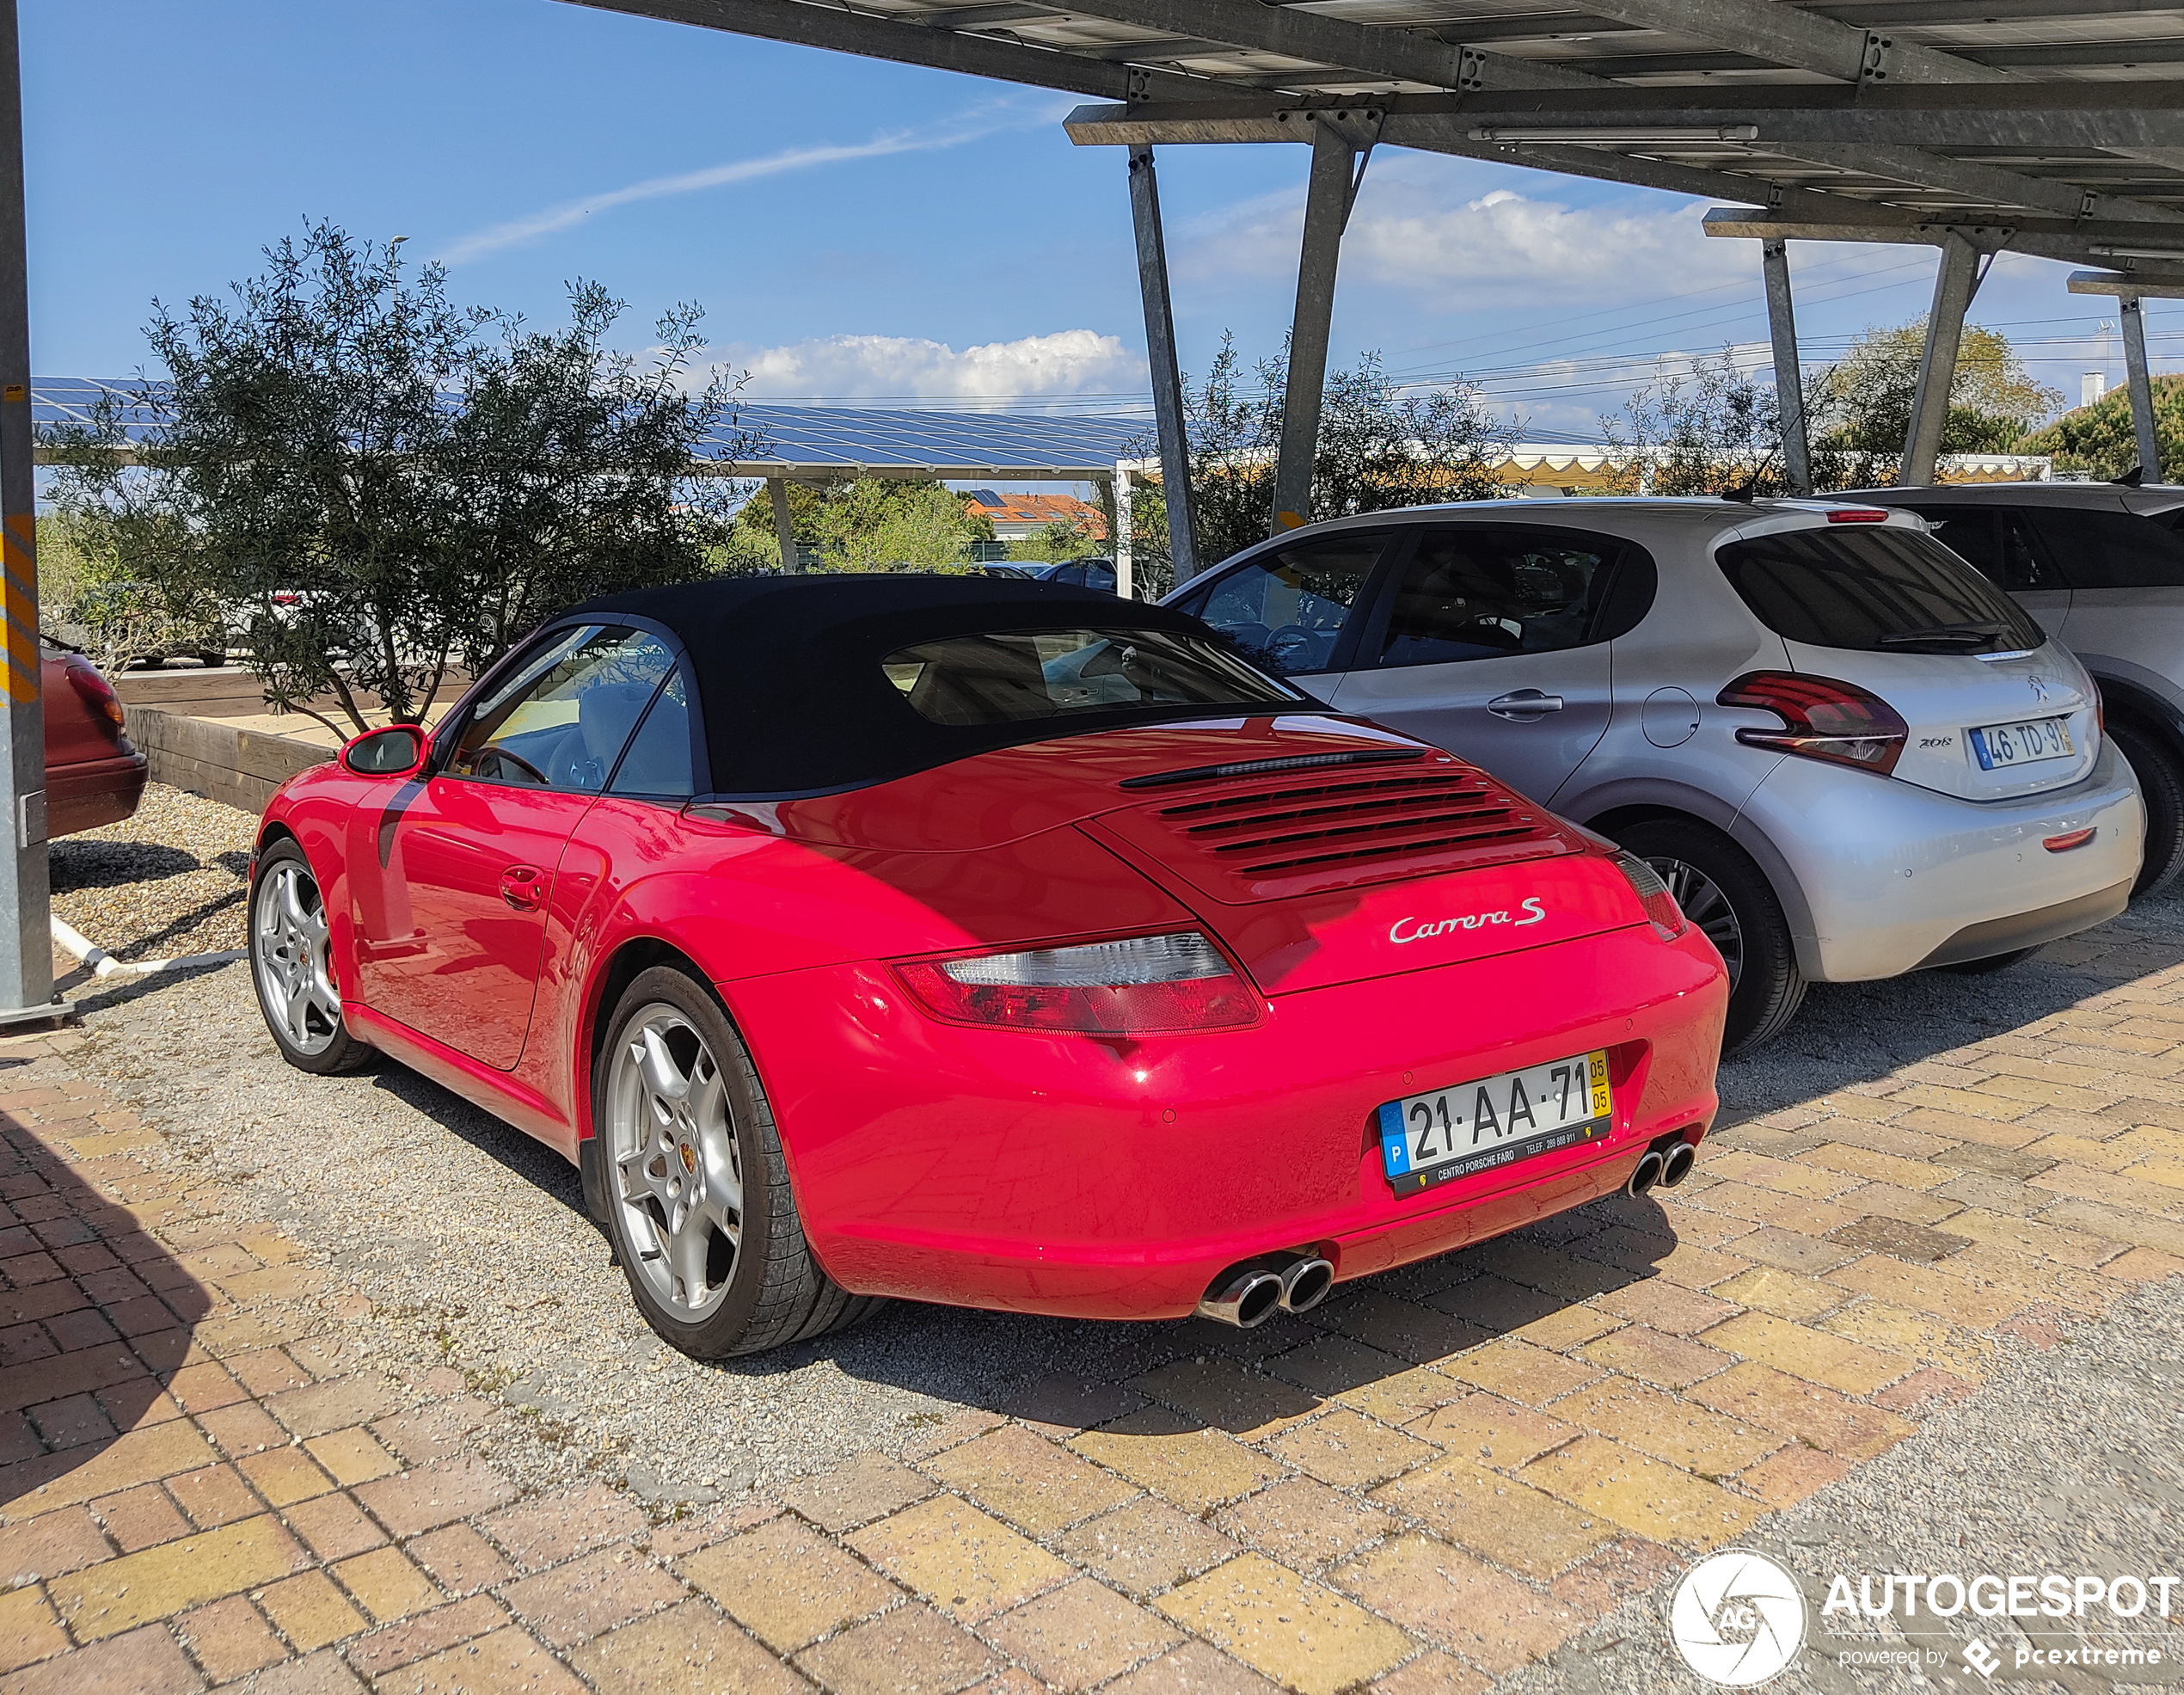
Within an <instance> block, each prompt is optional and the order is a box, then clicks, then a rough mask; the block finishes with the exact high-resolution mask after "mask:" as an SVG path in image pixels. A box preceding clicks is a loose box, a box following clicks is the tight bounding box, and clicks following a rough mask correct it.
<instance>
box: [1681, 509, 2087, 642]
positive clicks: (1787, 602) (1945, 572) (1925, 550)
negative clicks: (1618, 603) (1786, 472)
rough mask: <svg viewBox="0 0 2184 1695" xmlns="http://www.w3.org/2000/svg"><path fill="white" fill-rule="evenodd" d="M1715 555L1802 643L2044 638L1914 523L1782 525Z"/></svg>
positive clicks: (1760, 610)
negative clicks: (1903, 526) (1888, 526)
mask: <svg viewBox="0 0 2184 1695" xmlns="http://www.w3.org/2000/svg"><path fill="white" fill-rule="evenodd" d="M1717 557H1718V558H1719V560H1720V562H1721V569H1722V573H1723V574H1725V575H1726V576H1727V578H1728V579H1729V582H1730V585H1731V586H1733V587H1734V588H1735V590H1736V591H1737V593H1738V594H1739V596H1741V597H1742V598H1743V600H1744V603H1745V605H1747V606H1749V607H1751V611H1752V614H1753V616H1754V617H1757V618H1758V620H1759V621H1760V623H1764V624H1765V625H1766V626H1767V628H1768V629H1771V630H1773V631H1774V632H1775V633H1776V635H1777V636H1782V637H1784V638H1785V639H1787V640H1788V641H1792V642H1803V643H1805V644H1806V645H1807V646H1808V647H1814V648H1859V649H1864V650H1868V651H1874V652H1880V653H1890V652H1893V653H1912V654H2003V653H2011V652H2015V651H2017V650H2020V649H2023V648H2037V647H2039V646H2040V644H2041V643H2042V642H2045V641H2046V639H2047V637H2046V635H2045V634H2044V633H2043V632H2042V631H2041V629H2040V626H2039V624H2037V623H2034V621H2033V620H2032V619H2031V618H2030V617H2028V616H2027V615H2026V613H2025V611H2023V609H2022V608H2021V607H2020V606H2019V605H2017V603H2016V602H2015V601H2014V600H2012V599H2009V596H2008V595H2006V594H2003V593H2002V592H2001V591H2000V590H1999V589H1997V588H1996V587H1995V586H1994V585H1993V584H1991V583H1990V582H1989V581H1987V580H1986V579H1985V578H1984V577H1982V576H1980V575H1979V574H1978V573H1977V572H1974V571H1970V570H1967V569H1966V568H1965V565H1964V562H1963V561H1961V560H1960V559H1959V558H1957V557H1956V556H1955V555H1954V554H1953V553H1951V552H1950V551H1949V550H1948V549H1947V548H1945V547H1943V546H1942V544H1940V543H1939V542H1937V541H1936V540H1935V539H1934V538H1933V537H1931V536H1928V535H1924V534H1922V533H1920V532H1919V531H1915V530H1884V529H1880V528H1879V527H1877V526H1876V527H1873V528H1863V527H1859V528H1848V527H1843V526H1837V525H1830V526H1829V527H1828V528H1826V529H1825V530H1820V529H1813V530H1788V531H1781V532H1779V533H1777V534H1776V535H1772V536H1759V537H1754V538H1753V539H1751V541H1745V542H1732V543H1731V544H1729V545H1728V546H1727V547H1725V548H1723V549H1722V550H1721V552H1720V553H1719V555H1718V556H1717Z"/></svg>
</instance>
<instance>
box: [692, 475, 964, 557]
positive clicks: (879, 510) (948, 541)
mask: <svg viewBox="0 0 2184 1695" xmlns="http://www.w3.org/2000/svg"><path fill="white" fill-rule="evenodd" d="M788 519H789V526H790V528H791V529H792V530H793V531H794V533H795V537H796V539H797V541H798V542H799V543H801V544H808V545H811V546H814V547H817V548H818V549H819V569H820V570H822V571H890V570H904V569H908V570H916V571H942V572H953V571H957V570H961V569H964V568H967V565H968V562H969V560H970V557H971V544H972V543H973V542H990V541H991V540H992V539H993V521H992V519H989V518H987V517H985V515H984V514H983V513H976V512H973V511H972V510H971V507H970V503H969V501H967V500H966V498H965V497H964V496H963V495H961V494H956V493H954V491H953V490H951V489H949V488H947V487H945V486H944V485H942V484H941V483H937V482H914V481H908V480H897V479H893V478H887V477H857V478H855V479H852V478H849V477H836V478H831V479H828V480H826V481H823V482H791V483H789V484H788ZM722 558H723V560H724V562H725V563H726V565H727V568H729V569H731V570H744V571H752V570H764V571H770V570H775V569H777V568H779V567H780V564H781V539H780V537H779V536H778V534H777V533H776V530H775V526H774V507H773V499H772V496H771V495H770V494H769V492H768V491H767V490H766V489H764V488H760V489H759V490H758V492H757V493H756V494H753V495H752V497H751V498H750V500H748V501H745V503H744V505H743V507H742V509H741V510H740V511H739V512H738V513H736V515H735V522H734V525H733V528H732V530H731V531H730V534H729V536H728V537H727V545H726V549H725V551H724V553H723V555H722Z"/></svg>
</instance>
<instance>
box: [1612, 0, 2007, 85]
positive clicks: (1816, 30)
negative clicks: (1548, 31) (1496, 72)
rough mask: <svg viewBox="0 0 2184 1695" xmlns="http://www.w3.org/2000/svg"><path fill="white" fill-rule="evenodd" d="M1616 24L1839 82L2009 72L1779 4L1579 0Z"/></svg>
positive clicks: (1980, 78)
mask: <svg viewBox="0 0 2184 1695" xmlns="http://www.w3.org/2000/svg"><path fill="white" fill-rule="evenodd" d="M1585 3H1586V9H1587V10H1589V11H1595V12H1598V13H1599V14H1600V15H1601V16H1603V17H1607V18H1613V19H1614V20H1615V21H1617V22H1618V23H1626V24H1631V25H1635V27H1637V28H1641V29H1658V30H1661V31H1663V32H1665V33H1666V34H1670V35H1680V36H1684V37H1685V38H1686V39H1691V38H1696V40H1701V41H1705V42H1709V43H1710V44H1712V45H1713V46H1717V47H1726V48H1727V49H1728V50H1729V51H1730V52H1739V53H1745V54H1749V55H1750V56H1751V57H1752V58H1756V59H1758V61H1759V62H1760V63H1761V64H1789V65H1794V66H1796V67H1797V68H1798V69H1799V70H1801V71H1817V72H1818V73H1819V75H1821V76H1823V77H1834V78H1835V79H1836V80H1837V82H1840V83H1868V82H1871V83H1879V82H1883V81H1886V82H1887V83H1999V82H2007V81H2008V80H2009V72H2008V71H1992V70H1990V69H1988V68H1987V67H1986V66H1985V65H1984V64H1972V62H1971V61H1970V60H1968V59H1961V58H1957V57H1956V56H1955V55H1954V54H1953V53H1945V52H1936V50H1935V49H1934V48H1932V47H1926V46H1919V45H1917V43H1915V42H1911V41H1899V40H1893V39H1891V38H1889V37H1886V36H1884V35H1881V34H1878V33H1876V32H1875V31H1873V30H1870V29H1862V28H1859V27H1858V26H1856V24H1848V23H1837V21H1835V20H1834V19H1832V18H1825V17H1820V16H1819V15H1815V14H1813V13H1812V12H1807V11H1801V10H1799V9H1797V8H1795V7H1794V6H1785V5H1782V4H1780V3H1778V0H1585Z"/></svg>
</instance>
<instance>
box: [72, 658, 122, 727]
mask: <svg viewBox="0 0 2184 1695" xmlns="http://www.w3.org/2000/svg"><path fill="white" fill-rule="evenodd" d="M67 669H68V682H69V686H70V687H71V688H72V689H74V690H75V691H76V693H77V697H78V698H79V699H81V700H82V701H83V704H84V705H86V706H88V707H89V708H90V709H91V715H92V716H93V717H95V718H103V719H105V720H106V721H107V722H108V723H110V724H112V725H113V728H115V729H117V730H122V729H126V728H128V719H129V715H128V714H127V713H126V712H125V711H124V710H123V709H122V706H121V697H120V695H117V694H116V693H114V691H113V684H111V683H109V682H107V679H105V678H103V677H101V676H100V675H99V673H98V672H95V671H94V670H93V669H92V668H91V667H90V666H88V665H71V666H68V667H67Z"/></svg>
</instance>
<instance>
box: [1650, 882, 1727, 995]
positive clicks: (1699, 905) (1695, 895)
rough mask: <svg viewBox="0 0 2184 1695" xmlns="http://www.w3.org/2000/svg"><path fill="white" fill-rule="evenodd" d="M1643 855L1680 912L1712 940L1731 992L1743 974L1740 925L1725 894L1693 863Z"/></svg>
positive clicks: (1717, 884) (1719, 886) (1719, 885)
mask: <svg viewBox="0 0 2184 1695" xmlns="http://www.w3.org/2000/svg"><path fill="white" fill-rule="evenodd" d="M1643 857H1644V858H1645V861H1646V863H1647V864H1648V865H1650V866H1652V867H1653V870H1654V871H1655V873H1656V874H1658V875H1659V878H1660V880H1661V881H1663V882H1665V883H1666V884H1667V885H1668V892H1669V893H1670V894H1672V895H1674V896H1675V897H1676V904H1677V906H1678V907H1680V908H1681V909H1682V911H1683V913H1684V917H1685V918H1689V919H1690V921H1691V922H1692V923H1693V924H1696V925H1697V926H1698V927H1699V929H1700V930H1702V931H1703V932H1705V935H1706V939H1707V940H1708V941H1709V942H1711V943H1714V946H1715V950H1716V951H1717V952H1719V953H1720V954H1721V963H1722V964H1724V965H1726V966H1727V967H1729V992H1730V993H1731V994H1734V993H1735V992H1737V985H1738V983H1739V982H1740V981H1741V980H1743V977H1744V926H1743V925H1742V924H1739V923H1738V922H1737V909H1736V908H1735V907H1734V906H1731V905H1730V904H1729V897H1728V896H1727V895H1726V894H1723V893H1722V892H1721V884H1719V883H1717V882H1715V881H1714V879H1713V878H1711V877H1709V876H1708V875H1707V874H1706V873H1705V872H1703V871H1702V870H1700V869H1699V868H1698V867H1697V866H1696V865H1692V864H1688V863H1685V862H1684V861H1683V860H1681V859H1677V858H1673V857H1671V856H1669V855H1667V854H1647V855H1645V856H1643Z"/></svg>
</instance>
